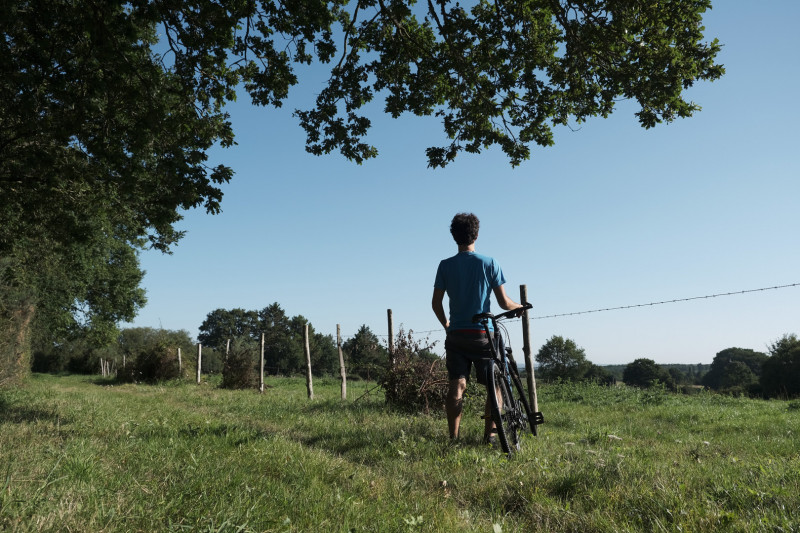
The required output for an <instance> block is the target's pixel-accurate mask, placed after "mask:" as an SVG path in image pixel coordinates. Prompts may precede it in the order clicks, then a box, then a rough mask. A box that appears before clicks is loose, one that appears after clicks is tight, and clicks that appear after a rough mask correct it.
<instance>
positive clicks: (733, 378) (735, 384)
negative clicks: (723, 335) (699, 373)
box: [703, 348, 767, 391]
mask: <svg viewBox="0 0 800 533" xmlns="http://www.w3.org/2000/svg"><path fill="white" fill-rule="evenodd" d="M766 360H767V354H764V353H761V352H756V351H754V350H751V349H749V348H727V349H725V350H722V351H721V352H719V353H717V355H716V356H715V357H714V360H713V361H712V362H711V369H710V370H709V371H708V373H706V374H705V375H704V376H703V385H705V386H706V387H708V388H711V389H715V390H726V389H728V390H729V389H739V390H742V391H746V390H747V389H748V387H750V386H751V385H752V384H754V383H756V382H758V378H759V376H761V367H762V365H763V364H764V361H766Z"/></svg>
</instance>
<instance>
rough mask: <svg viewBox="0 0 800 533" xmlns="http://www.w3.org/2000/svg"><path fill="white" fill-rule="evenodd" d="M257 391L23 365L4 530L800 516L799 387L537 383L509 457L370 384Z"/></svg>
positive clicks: (13, 416) (472, 422) (377, 526)
mask: <svg viewBox="0 0 800 533" xmlns="http://www.w3.org/2000/svg"><path fill="white" fill-rule="evenodd" d="M267 386H268V388H267V389H266V391H265V392H264V394H259V393H258V392H257V391H230V390H223V389H220V388H219V387H218V386H216V383H215V381H214V380H213V379H212V380H211V382H210V383H208V382H204V383H203V384H201V385H199V386H198V385H195V384H193V383H189V382H169V383H164V384H160V385H140V384H126V385H119V384H115V383H114V382H113V381H110V380H103V379H100V378H97V377H87V376H58V377H57V376H50V375H38V374H37V375H34V376H33V377H32V378H31V379H30V380H29V381H28V383H27V384H26V385H25V386H24V387H23V388H18V389H10V390H0V530H3V531H11V532H29V531H37V532H38V531H93V532H112V531H121V532H122V531H124V532H128V531H142V532H152V531H204V532H264V531H268V532H273V531H274V532H307V531H308V532H312V531H336V532H340V531H341V532H350V531H379V532H384V531H385V532H395V531H397V532H408V531H442V532H452V531H476V532H478V531H480V532H492V533H497V532H511V531H545V532H550V531H552V532H556V531H557V532H569V531H575V532H612V531H613V532H620V531H648V532H649V531H735V532H740V531H741V532H755V531H770V532H795V531H800V402H798V401H777V400H775V401H763V400H753V399H746V398H732V397H726V396H719V395H714V394H710V393H700V394H696V395H688V396H684V395H676V394H670V393H667V392H664V391H663V390H655V391H641V390H638V389H633V388H627V387H612V388H605V387H600V386H595V385H572V384H557V385H543V386H541V387H540V390H539V398H540V409H541V410H542V412H543V413H544V416H545V420H546V422H545V424H544V425H543V426H540V434H539V436H538V437H533V436H530V437H529V438H526V439H525V440H524V442H523V444H522V450H521V451H520V452H519V453H518V454H517V455H516V456H515V457H513V458H511V459H509V458H507V457H505V456H504V455H503V454H502V453H501V452H499V451H498V450H496V449H493V448H491V447H489V446H485V445H482V444H481V443H480V440H481V433H482V420H481V419H480V411H481V408H482V396H481V393H480V391H479V390H478V389H477V388H475V387H474V386H470V389H469V392H470V395H469V396H468V398H467V405H466V413H465V415H464V421H463V427H464V435H463V437H462V438H461V439H460V441H459V442H457V443H455V444H451V443H450V442H448V439H447V437H446V425H447V424H446V420H445V418H444V415H443V414H442V413H435V414H432V415H409V414H405V413H400V412H396V411H392V410H389V409H387V407H386V405H385V402H384V399H383V396H382V394H381V393H380V391H379V390H378V389H375V388H374V384H371V383H367V382H349V383H348V393H349V398H348V400H346V401H342V400H341V399H340V390H339V382H338V380H336V379H332V378H331V379H322V380H320V379H318V380H316V381H315V382H314V392H315V399H314V400H313V401H312V400H309V399H308V398H307V396H306V387H305V382H304V380H303V379H301V378H269V379H268V380H267Z"/></svg>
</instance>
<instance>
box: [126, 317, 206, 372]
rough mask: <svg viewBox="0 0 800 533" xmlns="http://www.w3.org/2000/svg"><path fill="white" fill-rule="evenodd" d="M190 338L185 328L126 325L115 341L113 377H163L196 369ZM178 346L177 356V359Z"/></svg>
mask: <svg viewBox="0 0 800 533" xmlns="http://www.w3.org/2000/svg"><path fill="white" fill-rule="evenodd" d="M192 347H193V345H192V341H191V339H190V337H189V333H188V332H187V331H185V330H179V331H174V330H164V329H153V328H128V329H124V330H122V332H120V335H119V339H118V344H117V350H118V351H117V357H116V358H115V365H116V368H117V379H118V380H120V381H122V382H145V383H153V382H156V381H167V380H171V379H178V378H183V377H185V376H186V375H189V374H191V373H193V372H196V370H197V366H196V365H197V360H196V358H195V357H194V356H193V355H192ZM178 349H180V350H181V352H182V356H181V360H180V361H179V360H178Z"/></svg>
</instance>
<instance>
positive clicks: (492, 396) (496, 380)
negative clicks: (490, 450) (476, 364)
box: [486, 362, 520, 455]
mask: <svg viewBox="0 0 800 533" xmlns="http://www.w3.org/2000/svg"><path fill="white" fill-rule="evenodd" d="M486 388H487V392H488V393H489V408H490V409H491V415H492V421H493V422H494V424H495V428H496V430H497V439H498V440H499V441H500V446H501V447H502V449H503V451H504V452H505V453H507V454H509V455H511V454H512V453H514V452H515V451H516V450H518V449H519V431H518V430H519V427H518V424H517V419H518V418H519V415H520V413H519V409H518V407H517V403H516V401H515V400H514V398H513V396H512V395H511V388H510V387H509V385H508V382H507V381H506V379H505V375H504V374H503V371H502V369H501V368H500V367H499V366H498V365H497V363H496V362H492V370H491V372H490V373H489V379H488V383H487V386H486Z"/></svg>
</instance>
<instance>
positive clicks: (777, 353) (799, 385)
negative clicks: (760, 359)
mask: <svg viewBox="0 0 800 533" xmlns="http://www.w3.org/2000/svg"><path fill="white" fill-rule="evenodd" d="M769 353H770V357H769V358H767V360H766V361H764V364H763V365H762V373H761V387H762V392H763V394H764V395H765V396H766V397H768V398H797V397H800V338H798V337H797V335H794V334H791V335H788V334H787V335H784V336H783V337H781V338H780V339H778V340H777V341H775V342H774V343H773V344H772V345H771V346H770V347H769Z"/></svg>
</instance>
